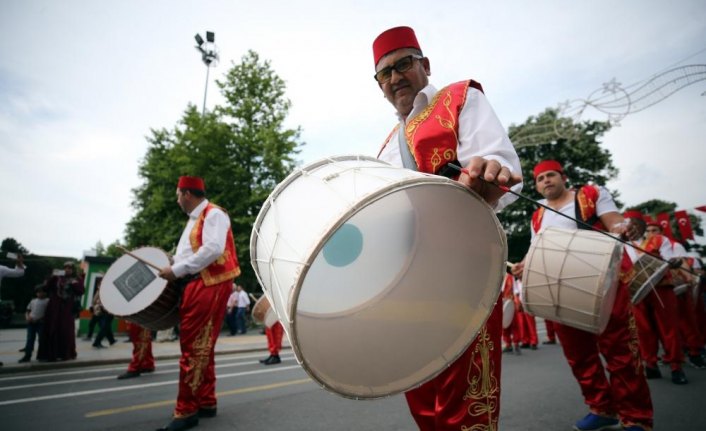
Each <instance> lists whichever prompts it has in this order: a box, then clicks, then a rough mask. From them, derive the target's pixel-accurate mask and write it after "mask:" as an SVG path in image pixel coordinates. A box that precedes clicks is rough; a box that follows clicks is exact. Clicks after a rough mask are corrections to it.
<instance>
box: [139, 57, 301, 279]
mask: <svg viewBox="0 0 706 431" xmlns="http://www.w3.org/2000/svg"><path fill="white" fill-rule="evenodd" d="M217 84H218V87H219V88H220V91H221V93H222V94H223V96H224V97H225V100H226V103H225V104H224V105H223V106H216V107H215V108H214V109H213V110H212V111H211V112H208V113H206V114H205V115H201V114H200V113H199V111H198V109H197V108H196V107H195V106H193V105H189V106H188V107H187V109H186V111H185V113H184V115H183V117H182V119H181V120H180V121H179V122H178V124H177V125H176V126H175V127H174V128H173V129H171V130H167V129H161V130H152V131H151V135H150V136H149V137H148V138H147V139H148V141H149V147H148V150H147V154H146V155H145V158H144V160H143V161H142V163H141V164H140V167H139V175H140V177H141V178H142V179H143V181H144V182H143V184H142V185H141V186H139V187H138V188H136V189H135V190H133V193H134V199H133V207H134V208H135V210H136V213H135V215H134V217H133V218H132V219H131V220H130V221H129V222H128V225H127V229H126V243H127V246H128V247H136V246H140V245H154V246H158V247H161V248H163V249H165V250H167V251H173V250H174V249H175V248H176V244H177V242H178V240H179V236H180V235H181V231H182V229H183V227H184V224H185V223H186V218H185V215H184V214H182V213H181V210H180V209H179V207H178V206H177V205H176V195H175V192H176V181H177V178H178V177H179V176H180V175H197V176H201V177H203V178H204V180H205V182H206V192H207V196H208V198H209V200H211V201H212V202H214V203H216V204H218V205H220V206H222V207H223V208H225V209H227V210H228V212H229V215H230V218H231V224H232V228H233V234H234V236H235V243H236V248H237V250H238V260H239V261H240V266H241V270H242V275H241V277H240V279H239V280H238V281H239V283H240V284H243V285H244V286H246V288H247V289H248V290H251V291H252V289H254V288H255V286H256V285H257V281H256V279H255V276H254V273H253V271H252V268H251V267H250V265H249V262H250V257H249V256H250V252H249V245H250V232H251V231H252V226H253V223H254V221H255V217H256V216H257V214H258V213H259V211H260V207H261V205H262V203H263V202H264V201H265V199H266V198H267V196H268V195H269V193H270V192H271V191H272V189H273V188H274V186H275V185H276V184H278V183H279V182H280V181H282V180H283V179H284V177H285V176H287V174H289V173H290V172H291V171H292V169H294V167H295V166H296V163H295V160H294V156H295V155H296V154H297V153H298V151H299V150H298V148H299V146H300V145H303V144H302V143H300V142H299V137H300V129H299V128H297V129H287V128H285V127H284V121H285V119H286V117H287V114H288V111H289V108H290V102H289V100H287V99H286V97H285V84H284V81H283V80H282V79H281V78H279V77H278V76H277V74H276V73H275V72H274V71H273V70H272V68H271V66H270V63H269V62H268V61H261V60H260V58H259V56H258V55H257V54H256V53H255V52H253V51H249V52H248V53H247V54H246V55H245V56H243V58H242V60H241V62H240V63H239V64H233V66H232V67H231V68H230V69H229V70H228V71H227V72H226V74H225V76H224V79H223V80H222V81H220V80H219V81H217Z"/></svg>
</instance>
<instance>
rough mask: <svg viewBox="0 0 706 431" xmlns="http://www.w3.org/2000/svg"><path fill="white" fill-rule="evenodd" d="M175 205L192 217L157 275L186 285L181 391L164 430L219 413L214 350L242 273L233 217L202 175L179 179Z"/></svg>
mask: <svg viewBox="0 0 706 431" xmlns="http://www.w3.org/2000/svg"><path fill="white" fill-rule="evenodd" d="M176 196H177V204H178V205H179V207H181V209H182V210H183V211H184V212H185V213H186V214H187V215H188V216H189V221H188V222H187V223H186V227H185V228H184V231H183V233H182V235H181V239H180V240H179V244H178V245H177V250H176V255H175V256H174V263H173V264H172V265H171V266H167V267H165V268H162V270H161V271H160V273H159V276H160V277H162V278H164V279H166V280H168V281H171V282H174V281H176V282H178V283H181V284H184V285H185V286H184V292H183V294H182V298H181V303H180V305H179V318H180V325H179V331H180V332H179V344H180V347H181V359H180V360H179V394H178V396H177V403H176V408H175V409H174V416H173V418H172V420H171V422H169V423H168V424H167V425H166V426H165V427H163V428H160V429H161V430H169V431H175V430H185V429H189V428H192V427H194V426H196V425H198V423H199V417H214V416H216V373H215V366H214V348H215V346H216V340H217V339H218V335H219V334H220V332H221V326H222V325H223V319H224V317H225V309H226V305H227V301H228V297H229V295H230V292H231V286H232V285H233V279H235V278H236V277H237V276H238V275H240V266H239V265H238V258H237V256H236V253H235V243H234V242H233V232H232V230H231V227H230V218H229V217H228V214H227V213H226V212H225V210H223V209H222V208H220V207H218V206H216V205H214V204H213V203H211V202H209V201H208V199H206V186H205V184H204V181H203V179H201V178H199V177H189V176H183V177H180V178H179V182H178V185H177V190H176Z"/></svg>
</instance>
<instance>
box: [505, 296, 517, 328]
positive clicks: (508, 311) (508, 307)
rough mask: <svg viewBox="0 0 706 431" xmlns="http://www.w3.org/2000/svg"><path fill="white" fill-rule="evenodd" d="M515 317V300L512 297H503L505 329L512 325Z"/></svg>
mask: <svg viewBox="0 0 706 431" xmlns="http://www.w3.org/2000/svg"><path fill="white" fill-rule="evenodd" d="M514 317H515V301H513V300H512V299H503V329H507V328H509V327H510V325H512V319H513V318H514Z"/></svg>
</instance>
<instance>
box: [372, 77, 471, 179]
mask: <svg viewBox="0 0 706 431" xmlns="http://www.w3.org/2000/svg"><path fill="white" fill-rule="evenodd" d="M468 87H473V88H476V89H478V90H479V91H481V92H482V91H483V88H482V87H481V85H480V84H479V83H478V82H476V81H473V80H469V81H461V82H456V83H454V84H451V85H449V86H447V87H444V88H442V89H441V90H439V92H437V93H436V94H435V95H434V97H433V98H432V99H431V102H429V104H428V105H427V106H426V108H424V110H422V112H420V113H419V114H418V115H416V116H415V117H414V118H412V119H410V120H409V122H408V123H407V126H406V127H405V131H404V132H405V138H406V139H407V146H408V147H409V151H410V153H412V155H413V156H414V160H415V161H416V162H417V168H418V169H419V171H420V172H426V173H431V174H435V173H437V172H438V171H439V169H441V168H442V167H443V166H444V165H446V164H447V163H449V162H451V161H454V160H456V158H457V156H456V150H457V147H458V116H459V114H460V113H461V109H463V105H464V104H465V103H466V94H467V91H468ZM398 129H399V125H397V126H395V128H394V129H393V130H392V133H390V134H389V135H388V137H387V139H386V140H385V143H384V144H383V145H382V148H381V149H380V153H382V150H383V149H384V148H385V146H386V145H387V143H388V142H389V141H390V139H391V138H392V135H393V134H395V133H396V132H397V130H398ZM378 156H380V154H378Z"/></svg>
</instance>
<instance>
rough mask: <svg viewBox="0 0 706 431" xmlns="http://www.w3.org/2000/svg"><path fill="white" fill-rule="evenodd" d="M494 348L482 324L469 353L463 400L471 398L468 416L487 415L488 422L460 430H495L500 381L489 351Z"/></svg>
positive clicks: (496, 426)
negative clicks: (496, 375) (471, 351)
mask: <svg viewBox="0 0 706 431" xmlns="http://www.w3.org/2000/svg"><path fill="white" fill-rule="evenodd" d="M492 350H495V345H494V343H493V341H492V340H491V339H490V334H488V329H487V327H486V326H483V329H482V330H481V331H480V333H479V334H478V337H477V343H476V346H475V348H474V349H473V355H471V363H470V366H469V368H468V377H467V381H468V384H469V386H468V389H467V390H466V394H465V395H464V396H463V399H464V400H468V399H470V400H471V403H470V404H469V405H468V414H469V415H470V416H474V417H477V416H482V415H487V416H488V423H487V424H482V423H477V424H474V425H473V426H470V427H467V426H465V425H464V426H462V427H461V431H486V430H487V431H496V430H497V429H498V423H497V414H496V413H497V410H498V402H499V400H498V397H499V395H500V382H498V381H497V379H496V378H495V375H494V370H495V364H494V363H493V362H492V361H491V358H490V352H491V351H492ZM477 355H479V356H480V360H481V365H478V364H476V357H477Z"/></svg>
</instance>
